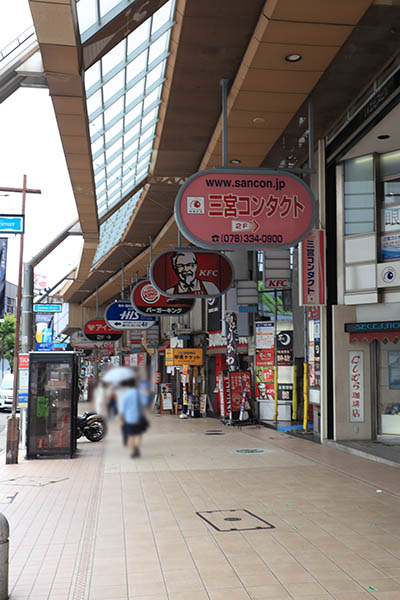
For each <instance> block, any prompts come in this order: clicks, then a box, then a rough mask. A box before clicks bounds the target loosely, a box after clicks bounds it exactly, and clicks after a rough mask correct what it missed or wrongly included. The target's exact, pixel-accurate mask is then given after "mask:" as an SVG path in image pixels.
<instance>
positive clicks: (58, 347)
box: [53, 342, 67, 350]
mask: <svg viewBox="0 0 400 600" xmlns="http://www.w3.org/2000/svg"><path fill="white" fill-rule="evenodd" d="M66 347H67V344H64V343H61V342H56V343H54V344H53V350H65V348H66Z"/></svg>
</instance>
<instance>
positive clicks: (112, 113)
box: [77, 0, 175, 243]
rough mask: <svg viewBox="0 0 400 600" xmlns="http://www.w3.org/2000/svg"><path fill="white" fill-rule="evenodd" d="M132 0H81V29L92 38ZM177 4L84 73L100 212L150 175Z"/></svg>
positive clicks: (167, 5)
mask: <svg viewBox="0 0 400 600" xmlns="http://www.w3.org/2000/svg"><path fill="white" fill-rule="evenodd" d="M129 4H132V0H119V1H118V0H79V1H78V3H77V7H78V15H79V19H80V26H81V32H82V23H83V22H85V23H86V26H87V29H86V30H85V31H84V35H87V36H88V37H90V35H93V33H90V31H92V30H93V28H94V27H95V26H96V27H99V26H103V25H104V22H105V21H104V19H107V18H108V17H109V16H110V15H111V14H114V13H115V11H117V10H120V9H121V10H122V9H123V8H126V6H128V5H129ZM174 4H175V0H169V1H168V2H166V3H165V4H164V5H163V6H162V7H161V8H160V9H159V10H158V11H156V12H155V13H154V15H152V16H151V17H149V18H148V19H147V20H146V21H145V22H144V23H142V25H140V26H139V27H138V28H137V29H135V30H134V31H133V32H132V33H131V34H130V35H129V36H127V38H125V39H124V40H123V41H122V42H120V43H119V44H118V45H117V46H116V47H115V48H113V49H112V50H110V51H109V52H108V53H107V54H106V55H105V56H104V57H102V58H101V59H100V60H99V61H98V62H97V63H95V64H94V65H93V66H92V67H91V68H90V69H88V71H86V73H85V88H86V98H87V106H88V114H89V122H90V135H91V148H92V156H93V162H94V164H93V167H94V171H95V182H96V196H97V206H98V212H99V216H101V215H102V214H105V213H107V211H108V210H110V209H111V208H112V207H113V206H114V205H115V203H116V202H118V201H119V200H120V199H121V198H123V196H125V195H126V194H127V193H129V192H130V190H132V189H133V188H134V187H135V186H136V185H138V183H140V181H142V180H144V178H145V177H146V176H147V174H148V170H149V165H150V158H151V153H152V149H153V143H154V136H155V124H156V122H157V118H158V110H159V105H160V102H161V90H162V84H163V82H164V73H165V66H166V61H167V57H168V46H169V39H170V31H171V27H172V25H173V24H174V21H173V10H174ZM79 5H81V6H80V7H79ZM90 7H91V8H90ZM85 11H86V12H85ZM87 11H89V12H90V11H92V12H91V15H92V19H93V20H92V22H91V24H90V25H88V23H89V21H90V19H89V17H88V12H87ZM115 14H116V13H115ZM89 34H90V35H89ZM84 35H82V39H83V38H84ZM106 222H107V221H106ZM117 242H118V240H117V241H116V242H115V243H117Z"/></svg>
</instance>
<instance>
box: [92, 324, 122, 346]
mask: <svg viewBox="0 0 400 600" xmlns="http://www.w3.org/2000/svg"><path fill="white" fill-rule="evenodd" d="M83 335H84V336H85V337H86V338H87V339H88V340H90V341H93V342H115V341H117V340H119V339H120V338H121V336H122V331H119V330H118V329H112V328H111V327H110V326H109V325H107V323H106V322H105V320H104V319H92V320H91V321H88V322H87V323H86V324H85V326H84V328H83Z"/></svg>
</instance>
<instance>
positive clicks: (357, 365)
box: [349, 350, 364, 423]
mask: <svg viewBox="0 0 400 600" xmlns="http://www.w3.org/2000/svg"><path fill="white" fill-rule="evenodd" d="M363 360H364V353H363V351H362V350H357V351H353V352H349V389H350V422H351V423H359V422H363V421H364V368H363Z"/></svg>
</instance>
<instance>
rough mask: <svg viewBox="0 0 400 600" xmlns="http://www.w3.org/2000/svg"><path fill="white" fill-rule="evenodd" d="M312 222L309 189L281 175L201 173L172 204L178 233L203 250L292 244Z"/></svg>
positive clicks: (235, 171) (245, 171) (237, 171)
mask: <svg viewBox="0 0 400 600" xmlns="http://www.w3.org/2000/svg"><path fill="white" fill-rule="evenodd" d="M315 218H316V203H315V199H314V196H313V193H312V192H311V190H310V189H309V187H308V186H307V185H306V184H305V183H304V181H302V180H301V179H300V178H299V177H296V176H295V175H292V174H287V173H282V172H280V171H267V170H260V169H213V170H210V171H200V172H199V173H195V175H193V176H192V177H190V178H189V179H188V180H187V181H186V182H185V183H184V184H183V185H182V187H181V189H180V190H179V193H178V196H177V198H176V202H175V219H176V222H177V224H178V227H179V229H180V230H181V232H182V233H183V235H184V236H185V237H186V238H187V239H188V240H189V241H191V242H193V243H194V244H196V245H199V246H201V247H203V248H219V249H221V248H237V247H238V246H240V247H247V248H252V249H254V248H263V249H264V248H265V247H266V246H274V247H276V246H281V247H282V246H284V247H290V246H294V245H296V244H297V243H298V242H299V241H301V240H302V239H303V238H305V237H306V235H307V234H308V233H309V232H310V231H311V228H312V226H313V224H314V221H315Z"/></svg>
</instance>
